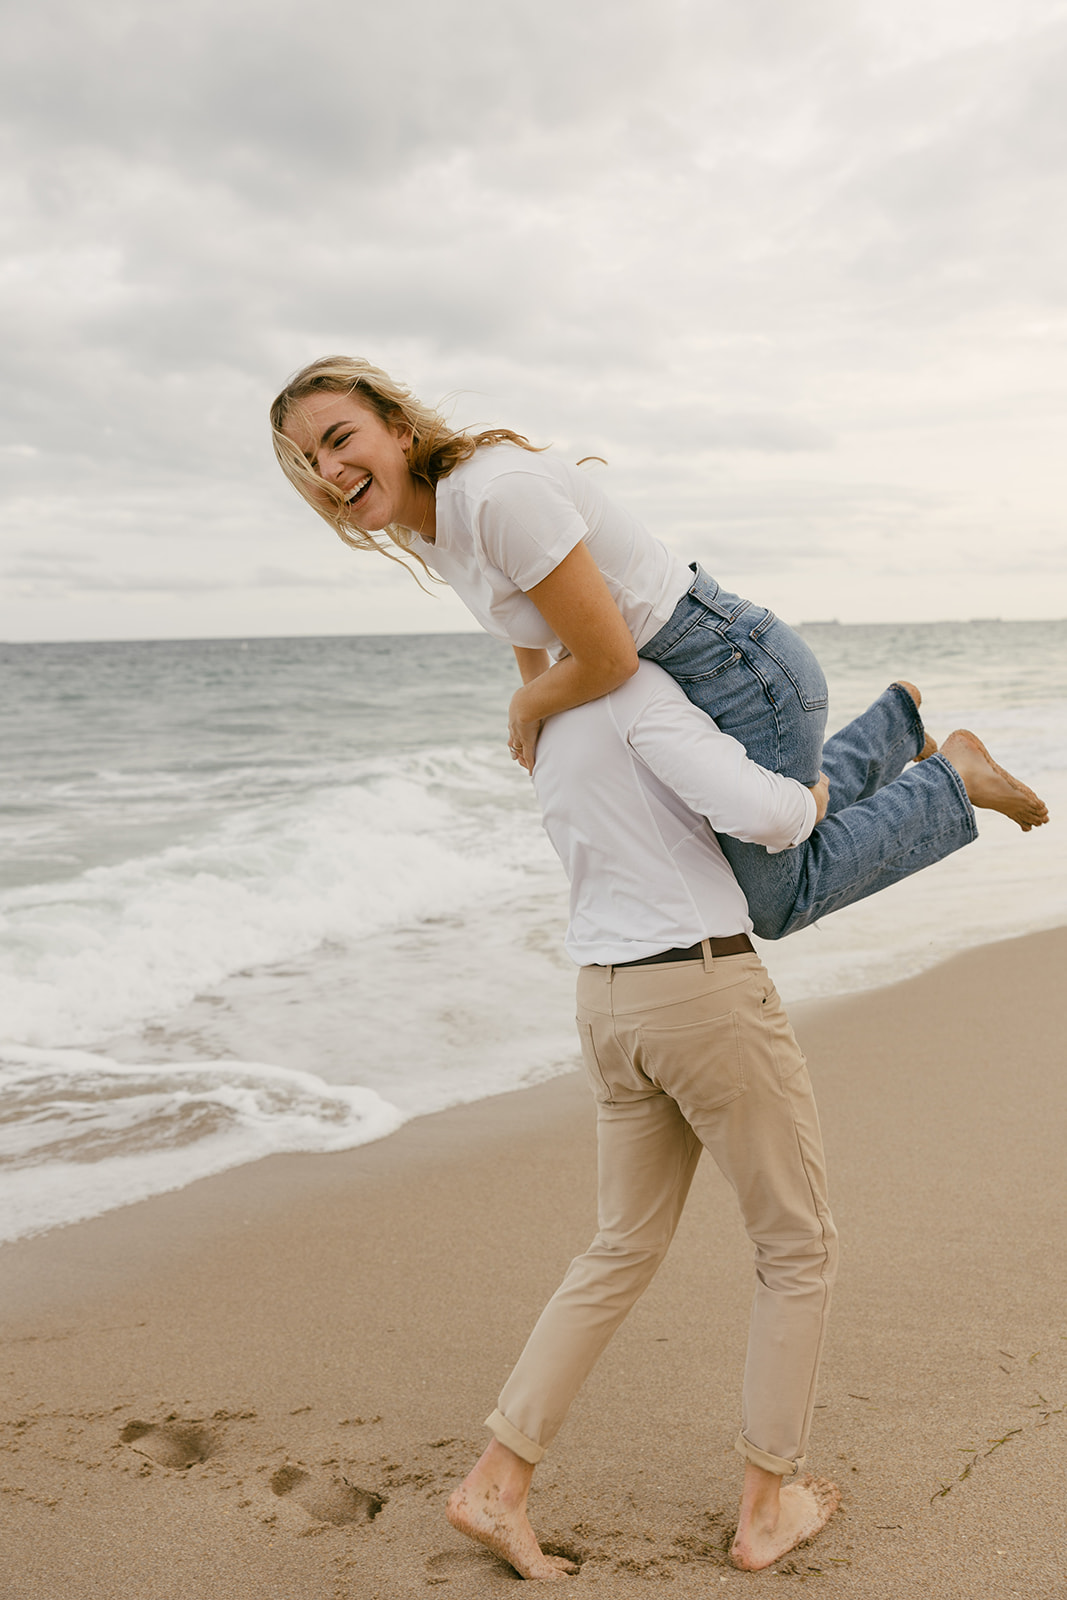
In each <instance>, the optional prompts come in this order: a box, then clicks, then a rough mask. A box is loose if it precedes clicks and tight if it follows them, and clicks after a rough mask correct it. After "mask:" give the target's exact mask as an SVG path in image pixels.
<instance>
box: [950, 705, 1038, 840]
mask: <svg viewBox="0 0 1067 1600" xmlns="http://www.w3.org/2000/svg"><path fill="white" fill-rule="evenodd" d="M941 754H942V755H943V756H944V757H945V759H946V761H951V763H952V765H953V766H954V767H955V769H956V771H957V772H958V773H959V775H960V777H961V778H962V779H963V787H964V788H965V789H966V791H967V798H968V799H969V800H970V802H971V804H972V805H973V806H981V807H983V808H984V809H985V810H987V811H1001V812H1003V814H1004V815H1005V816H1006V817H1010V818H1011V820H1012V821H1013V822H1017V823H1018V824H1019V826H1020V828H1021V829H1022V830H1023V832H1024V833H1029V832H1030V829H1031V828H1040V827H1041V825H1042V823H1045V822H1047V821H1048V807H1047V806H1046V805H1045V802H1044V801H1043V800H1040V799H1038V797H1037V795H1036V794H1035V793H1034V791H1033V790H1032V789H1028V788H1027V786H1026V784H1025V783H1020V782H1019V780H1018V778H1013V777H1012V775H1011V773H1010V772H1005V770H1004V768H1003V767H1001V766H998V765H997V763H996V762H995V761H994V760H993V757H992V756H991V755H990V754H989V751H988V750H987V749H986V747H985V745H984V744H983V743H982V741H981V739H979V738H978V737H977V735H976V734H973V733H971V732H970V731H969V730H968V729H967V728H957V729H956V732H955V733H950V734H949V736H948V738H947V739H946V740H945V742H944V744H943V745H942V746H941Z"/></svg>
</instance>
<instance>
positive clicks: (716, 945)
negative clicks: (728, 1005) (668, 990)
mask: <svg viewBox="0 0 1067 1600" xmlns="http://www.w3.org/2000/svg"><path fill="white" fill-rule="evenodd" d="M707 942H708V944H709V945H710V947H711V953H712V955H713V956H740V955H745V954H746V953H748V952H751V953H752V954H753V955H755V950H754V949H753V945H752V940H751V939H750V938H749V936H748V934H747V933H732V934H731V935H730V937H729V938H728V939H709V940H708V941H707ZM703 959H704V944H703V941H702V942H701V943H700V944H691V945H690V946H689V949H688V950H661V951H660V953H659V955H657V956H642V957H641V958H640V960H638V961H613V962H612V963H611V965H612V966H613V967H653V966H655V965H656V963H657V962H659V961H703Z"/></svg>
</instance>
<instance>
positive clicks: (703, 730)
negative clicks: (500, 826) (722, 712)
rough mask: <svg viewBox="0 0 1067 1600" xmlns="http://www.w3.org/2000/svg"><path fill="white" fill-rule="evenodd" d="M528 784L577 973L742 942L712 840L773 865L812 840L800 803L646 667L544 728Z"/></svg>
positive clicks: (743, 921)
mask: <svg viewBox="0 0 1067 1600" xmlns="http://www.w3.org/2000/svg"><path fill="white" fill-rule="evenodd" d="M533 781H534V787H535V788H536V790H537V797H538V799H539V801H540V802H541V810H542V814H543V817H544V824H545V829H546V831H547V833H548V836H549V838H550V839H551V840H552V843H553V845H554V846H555V849H556V853H557V854H558V856H559V858H560V860H561V861H562V862H563V866H564V869H565V870H566V873H567V876H568V878H569V879H570V883H571V906H570V926H569V928H568V929H567V936H566V940H565V943H566V946H567V949H568V951H569V952H570V954H571V956H572V957H573V958H574V960H575V961H577V962H578V964H579V966H588V965H589V964H590V963H592V962H597V963H599V964H601V965H606V964H608V963H609V962H615V961H637V960H639V959H640V958H641V957H642V956H652V955H658V954H659V953H660V952H661V951H662V950H685V949H688V948H689V946H690V945H694V944H697V943H698V942H699V941H700V940H701V939H703V938H705V937H710V938H725V937H727V936H728V935H730V934H733V933H751V931H752V922H751V919H750V917H749V915H748V903H747V901H746V900H745V896H744V893H743V891H742V889H741V887H740V885H739V884H738V882H737V879H736V878H735V877H734V875H733V873H732V872H731V870H730V867H729V864H728V863H727V860H726V857H725V856H724V855H723V853H722V850H721V848H720V846H719V841H718V840H717V839H716V837H715V834H714V833H713V832H712V829H713V828H715V829H717V830H718V831H719V832H720V833H728V834H731V835H732V836H733V837H734V838H735V839H745V840H748V841H750V842H752V843H755V844H762V845H765V846H766V847H767V848H768V850H770V851H772V852H777V851H779V850H785V849H789V848H790V847H791V846H792V845H796V844H799V843H800V842H801V841H802V840H804V839H806V838H807V837H808V835H809V834H810V832H811V830H812V828H813V827H814V826H815V800H814V798H813V796H812V795H811V794H809V792H808V790H807V789H805V788H804V786H803V785H802V784H799V783H797V782H796V780H795V779H793V778H783V777H781V776H780V775H779V774H778V773H776V772H768V771H767V770H766V769H765V768H764V767H758V766H756V764H755V763H754V762H752V761H750V760H749V759H748V757H747V756H746V755H745V752H744V748H743V746H742V745H740V744H738V742H737V740H736V739H731V737H730V736H729V734H726V733H722V732H721V731H720V730H719V728H718V727H717V726H716V724H715V723H714V722H713V721H712V720H711V718H710V717H709V716H707V715H706V714H705V713H704V712H703V711H700V710H698V709H697V707H696V706H694V705H693V704H691V702H690V701H688V700H687V699H686V697H685V695H684V694H683V693H682V691H681V689H679V687H678V685H677V684H676V683H675V682H674V680H673V678H670V677H668V675H667V673H665V672H664V671H663V669H662V668H661V667H657V666H656V665H655V664H654V663H653V662H651V661H642V662H641V664H640V666H639V667H638V669H637V672H636V673H635V674H634V676H633V677H632V678H629V679H628V680H627V681H626V683H624V684H623V685H622V686H621V687H620V688H618V689H615V690H614V691H613V692H612V693H611V694H608V695H604V696H603V698H602V699H600V700H592V701H590V702H589V704H588V705H584V706H576V707H575V709H574V710H573V711H562V712H560V713H559V714H558V715H557V716H554V717H549V719H548V721H547V722H546V723H545V725H544V728H543V729H542V730H541V737H540V740H539V741H538V745H537V758H536V760H535V762H534V770H533Z"/></svg>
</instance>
